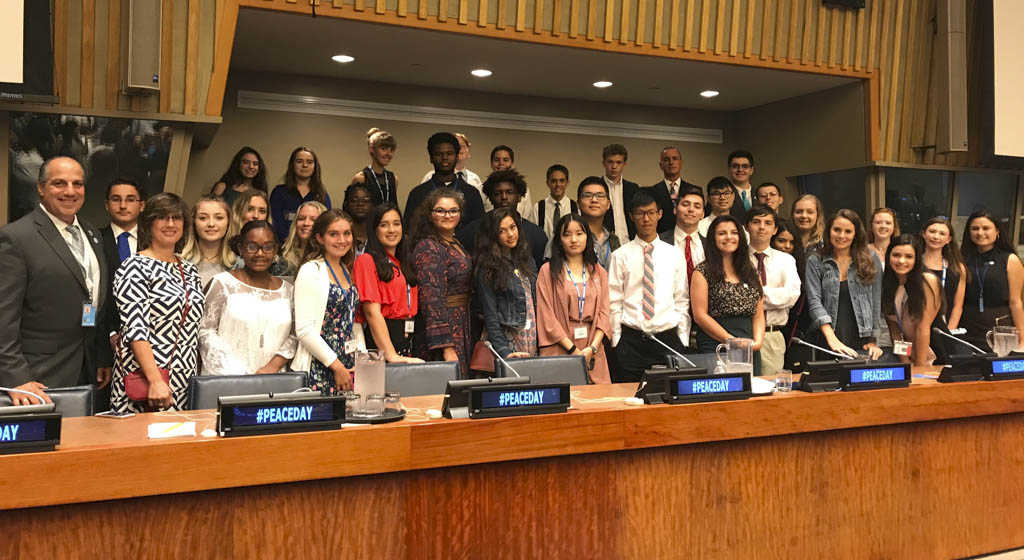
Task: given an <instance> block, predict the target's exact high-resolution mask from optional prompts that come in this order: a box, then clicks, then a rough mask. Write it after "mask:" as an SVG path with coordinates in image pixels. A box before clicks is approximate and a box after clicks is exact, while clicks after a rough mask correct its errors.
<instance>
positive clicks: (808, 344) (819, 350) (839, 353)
mask: <svg viewBox="0 0 1024 560" xmlns="http://www.w3.org/2000/svg"><path fill="white" fill-rule="evenodd" d="M789 340H791V341H793V342H795V343H797V344H802V345H804V346H806V347H808V348H811V349H813V350H817V351H818V352H824V353H825V354H828V355H830V356H835V357H837V358H842V359H844V360H856V359H858V358H854V357H852V356H847V355H846V354H843V353H841V352H833V351H832V350H829V349H828V348H822V347H821V346H818V345H817V344H811V343H810V342H804V341H803V340H801V339H800V338H797V337H795V336H794V337H793V338H790V339H789Z"/></svg>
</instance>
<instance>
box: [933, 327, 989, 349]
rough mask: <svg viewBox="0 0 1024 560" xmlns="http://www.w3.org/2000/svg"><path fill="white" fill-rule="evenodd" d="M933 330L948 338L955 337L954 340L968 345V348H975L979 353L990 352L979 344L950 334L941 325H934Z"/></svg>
mask: <svg viewBox="0 0 1024 560" xmlns="http://www.w3.org/2000/svg"><path fill="white" fill-rule="evenodd" d="M932 332H933V333H937V334H941V335H942V336H944V337H946V338H950V339H953V340H955V341H957V342H959V343H960V344H963V345H964V346H967V347H968V348H970V349H972V350H974V351H975V352H977V353H979V354H988V352H986V351H984V350H982V349H981V348H978V347H977V346H975V345H973V344H971V343H970V342H967V341H966V340H960V339H959V338H957V337H955V336H953V335H951V334H949V333H948V332H946V331H944V330H942V329H940V328H939V327H932Z"/></svg>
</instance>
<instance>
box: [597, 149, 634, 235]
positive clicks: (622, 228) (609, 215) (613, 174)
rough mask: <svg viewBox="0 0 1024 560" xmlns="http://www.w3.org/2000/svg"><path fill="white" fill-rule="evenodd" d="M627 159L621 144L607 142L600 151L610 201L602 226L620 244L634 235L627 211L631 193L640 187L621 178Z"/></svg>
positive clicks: (626, 153) (625, 151)
mask: <svg viewBox="0 0 1024 560" xmlns="http://www.w3.org/2000/svg"><path fill="white" fill-rule="evenodd" d="M628 159H629V152H628V151H627V150H626V147H625V146H623V145H622V144H609V145H607V146H605V147H604V150H603V151H602V152H601V164H602V165H604V182H605V184H607V185H608V199H609V200H610V201H611V206H610V207H609V208H608V211H607V212H605V215H604V227H606V228H607V229H608V231H610V232H612V233H614V234H615V235H616V236H617V237H618V238H619V243H620V244H621V245H625V244H626V243H628V242H629V240H630V239H632V238H633V237H634V236H636V224H634V223H633V221H632V220H630V219H629V212H630V210H631V209H632V206H631V204H632V202H631V201H632V200H633V195H634V194H636V191H637V190H638V189H639V188H640V186H639V185H637V184H636V183H634V182H632V181H627V180H625V179H623V178H622V172H623V171H625V169H626V166H627V165H629V162H628V161H627V160H628Z"/></svg>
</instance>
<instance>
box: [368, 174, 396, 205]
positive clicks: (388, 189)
mask: <svg viewBox="0 0 1024 560" xmlns="http://www.w3.org/2000/svg"><path fill="white" fill-rule="evenodd" d="M366 169H368V170H369V171H370V175H373V182H374V184H375V185H377V190H378V191H380V198H381V200H382V201H384V202H387V201H388V195H390V194H391V184H390V182H388V172H387V170H385V171H384V173H383V175H384V188H383V189H382V188H380V179H378V178H377V173H376V172H375V171H374V170H373V166H370V167H367V168H366Z"/></svg>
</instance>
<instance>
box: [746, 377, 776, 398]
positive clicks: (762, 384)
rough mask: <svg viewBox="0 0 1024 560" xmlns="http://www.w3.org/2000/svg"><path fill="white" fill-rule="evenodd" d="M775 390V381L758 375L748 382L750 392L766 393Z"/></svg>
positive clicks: (756, 393)
mask: <svg viewBox="0 0 1024 560" xmlns="http://www.w3.org/2000/svg"><path fill="white" fill-rule="evenodd" d="M774 390H775V382H774V381H769V380H767V379H763V378H760V377H754V378H753V381H751V382H750V392H751V393H753V394H755V395H767V394H768V393H771V392H772V391H774Z"/></svg>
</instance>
